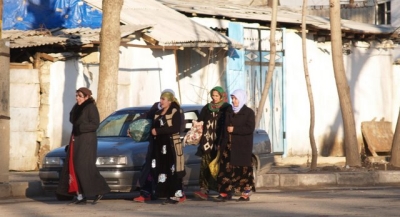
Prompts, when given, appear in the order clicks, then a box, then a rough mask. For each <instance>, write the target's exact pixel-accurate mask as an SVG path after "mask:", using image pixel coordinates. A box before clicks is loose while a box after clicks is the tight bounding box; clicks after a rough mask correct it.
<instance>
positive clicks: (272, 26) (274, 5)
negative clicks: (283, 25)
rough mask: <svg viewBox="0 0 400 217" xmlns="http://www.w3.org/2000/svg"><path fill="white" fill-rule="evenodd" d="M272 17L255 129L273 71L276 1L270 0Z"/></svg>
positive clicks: (258, 123) (257, 126)
mask: <svg viewBox="0 0 400 217" xmlns="http://www.w3.org/2000/svg"><path fill="white" fill-rule="evenodd" d="M272 1H273V5H272V15H271V32H270V42H269V43H270V47H271V50H270V57H271V58H270V60H269V64H268V72H267V79H266V80H265V85H264V89H263V92H262V94H261V101H260V103H259V105H258V108H257V113H256V128H259V126H260V120H261V117H262V115H263V113H264V112H263V111H264V104H265V101H266V99H267V96H268V91H269V87H270V86H271V81H272V75H273V73H274V70H275V56H276V42H275V31H276V14H277V6H278V0H272Z"/></svg>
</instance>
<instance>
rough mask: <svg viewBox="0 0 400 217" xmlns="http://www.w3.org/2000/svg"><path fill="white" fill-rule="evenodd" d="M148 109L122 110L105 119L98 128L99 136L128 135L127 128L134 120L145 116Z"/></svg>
mask: <svg viewBox="0 0 400 217" xmlns="http://www.w3.org/2000/svg"><path fill="white" fill-rule="evenodd" d="M146 112H147V111H145V110H142V111H121V112H117V113H114V114H112V115H110V116H108V117H107V118H106V119H104V120H103V121H102V122H101V123H100V126H99V128H98V129H97V136H98V137H110V136H116V137H127V136H128V135H127V130H128V128H129V124H131V123H132V121H134V120H137V119H139V118H144V117H145V114H146Z"/></svg>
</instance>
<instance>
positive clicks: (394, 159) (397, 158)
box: [390, 111, 400, 167]
mask: <svg viewBox="0 0 400 217" xmlns="http://www.w3.org/2000/svg"><path fill="white" fill-rule="evenodd" d="M390 164H392V165H393V166H395V167H400V111H399V116H398V117H397V124H396V129H395V131H394V135H393V143H392V152H391V157H390Z"/></svg>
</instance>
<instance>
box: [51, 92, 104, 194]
mask: <svg viewBox="0 0 400 217" xmlns="http://www.w3.org/2000/svg"><path fill="white" fill-rule="evenodd" d="M70 122H71V123H72V125H73V130H72V133H73V135H74V138H75V142H74V153H73V154H74V155H73V161H74V168H75V174H76V178H77V180H78V187H79V193H82V194H83V195H84V196H89V197H90V196H95V195H100V194H106V193H108V192H110V187H109V186H108V184H107V183H106V181H105V179H104V177H103V176H101V174H100V172H99V171H98V169H97V167H96V158H97V136H96V130H97V128H98V126H99V122H100V117H99V112H98V110H97V107H96V105H95V103H94V100H93V99H91V98H90V99H88V100H86V101H85V102H84V103H82V104H81V105H77V104H75V106H74V107H73V108H72V110H71V112H70ZM69 156H70V149H68V150H67V157H66V163H65V164H64V167H63V170H62V172H61V178H60V183H59V185H58V189H57V193H59V194H64V195H66V194H68V187H69V183H68V182H69V175H68V174H69V172H68V164H69Z"/></svg>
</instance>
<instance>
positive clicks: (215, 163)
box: [208, 150, 220, 180]
mask: <svg viewBox="0 0 400 217" xmlns="http://www.w3.org/2000/svg"><path fill="white" fill-rule="evenodd" d="M219 155H220V152H219V150H218V151H217V156H215V158H214V160H212V161H211V162H210V164H208V167H209V168H210V172H211V176H212V177H213V178H214V179H215V180H217V176H218V173H219Z"/></svg>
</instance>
